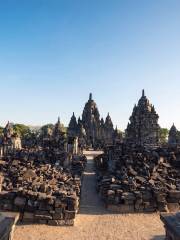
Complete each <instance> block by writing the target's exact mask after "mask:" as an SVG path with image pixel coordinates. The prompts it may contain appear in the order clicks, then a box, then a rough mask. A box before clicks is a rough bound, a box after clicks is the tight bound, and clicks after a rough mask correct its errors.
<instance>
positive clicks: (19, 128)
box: [13, 123, 31, 137]
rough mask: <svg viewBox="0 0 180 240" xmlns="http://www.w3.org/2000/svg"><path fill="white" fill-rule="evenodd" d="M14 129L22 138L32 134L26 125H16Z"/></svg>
mask: <svg viewBox="0 0 180 240" xmlns="http://www.w3.org/2000/svg"><path fill="white" fill-rule="evenodd" d="M13 129H14V132H15V133H17V134H19V135H20V136H21V137H25V136H27V135H30V134H31V130H30V128H29V127H28V126H26V125H24V124H19V123H17V124H14V125H13Z"/></svg>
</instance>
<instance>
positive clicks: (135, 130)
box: [126, 90, 160, 145]
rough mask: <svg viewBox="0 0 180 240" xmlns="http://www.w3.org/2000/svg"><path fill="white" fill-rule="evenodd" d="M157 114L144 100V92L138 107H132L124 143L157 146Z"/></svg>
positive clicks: (145, 99)
mask: <svg viewBox="0 0 180 240" xmlns="http://www.w3.org/2000/svg"><path fill="white" fill-rule="evenodd" d="M158 118H159V116H158V114H157V113H156V111H155V108H154V106H153V105H152V104H150V102H149V100H148V99H147V98H146V96H145V93H144V90H143V91H142V97H141V98H140V99H139V102H138V105H137V106H136V105H135V106H134V109H133V113H132V115H131V117H130V119H129V120H130V123H128V126H127V129H126V141H127V142H129V143H134V144H141V145H144V144H148V145H151V144H153V145H157V144H158V142H159V129H160V127H159V125H158Z"/></svg>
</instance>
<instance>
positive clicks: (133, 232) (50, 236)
mask: <svg viewBox="0 0 180 240" xmlns="http://www.w3.org/2000/svg"><path fill="white" fill-rule="evenodd" d="M85 153H86V154H87V157H88V161H87V166H86V169H85V172H84V180H83V187H82V199H81V205H80V213H79V214H78V215H77V217H76V221H75V226H74V227H51V226H46V225H26V226H17V227H16V229H15V235H14V240H34V239H36V240H164V228H163V224H162V223H161V221H160V219H159V215H158V214H112V213H109V212H107V211H106V210H105V209H104V208H103V204H102V202H101V200H100V199H99V197H98V194H97V192H96V190H95V178H96V176H95V172H94V166H93V157H94V155H96V154H97V152H85Z"/></svg>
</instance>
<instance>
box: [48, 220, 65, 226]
mask: <svg viewBox="0 0 180 240" xmlns="http://www.w3.org/2000/svg"><path fill="white" fill-rule="evenodd" d="M48 225H50V226H65V220H48Z"/></svg>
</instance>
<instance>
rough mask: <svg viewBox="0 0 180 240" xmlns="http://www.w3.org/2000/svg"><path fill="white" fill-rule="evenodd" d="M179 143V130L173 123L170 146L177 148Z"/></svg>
mask: <svg viewBox="0 0 180 240" xmlns="http://www.w3.org/2000/svg"><path fill="white" fill-rule="evenodd" d="M179 143H180V141H179V134H178V130H177V128H176V127H175V125H174V123H173V125H172V127H171V129H170V130H169V136H168V144H169V145H171V146H176V145H177V144H179Z"/></svg>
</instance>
